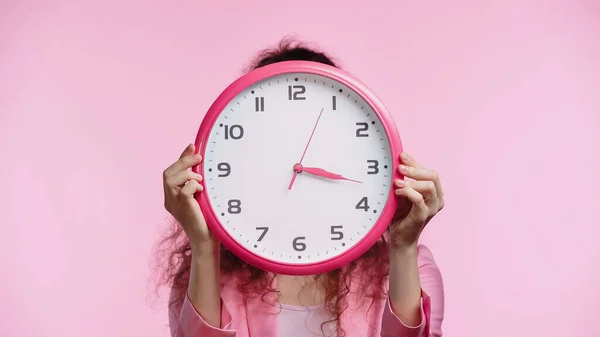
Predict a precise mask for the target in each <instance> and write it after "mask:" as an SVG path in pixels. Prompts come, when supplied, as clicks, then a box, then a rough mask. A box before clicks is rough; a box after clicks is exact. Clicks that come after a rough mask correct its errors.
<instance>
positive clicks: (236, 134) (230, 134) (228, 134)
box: [225, 124, 244, 139]
mask: <svg viewBox="0 0 600 337" xmlns="http://www.w3.org/2000/svg"><path fill="white" fill-rule="evenodd" d="M242 137H244V128H243V127H242V126H241V125H237V124H234V125H231V126H229V125H225V139H229V138H231V139H240V138H242Z"/></svg>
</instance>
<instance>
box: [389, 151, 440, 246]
mask: <svg viewBox="0 0 600 337" xmlns="http://www.w3.org/2000/svg"><path fill="white" fill-rule="evenodd" d="M398 170H399V171H400V174H401V175H403V176H404V177H405V179H404V180H400V179H397V180H396V181H394V186H395V187H396V190H395V193H396V196H398V197H399V200H398V208H397V210H396V214H395V215H394V218H393V219H392V223H391V225H390V241H391V244H392V248H403V247H404V248H406V247H413V248H415V247H416V246H417V242H418V240H419V236H420V235H421V232H422V231H423V229H424V228H425V226H426V225H427V223H428V222H429V220H431V218H433V216H435V215H436V214H437V213H438V212H439V211H441V210H442V208H443V207H444V191H443V190H442V184H441V183H440V178H439V176H438V173H437V172H436V171H434V170H430V169H426V168H424V167H423V166H421V164H419V163H418V162H417V161H416V160H414V159H413V158H412V157H411V156H410V155H408V154H407V153H402V154H401V155H400V165H399V166H398ZM406 178H409V179H406Z"/></svg>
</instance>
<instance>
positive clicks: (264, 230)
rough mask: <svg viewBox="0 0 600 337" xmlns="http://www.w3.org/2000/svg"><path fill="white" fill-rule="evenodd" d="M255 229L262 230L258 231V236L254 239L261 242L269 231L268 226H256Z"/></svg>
mask: <svg viewBox="0 0 600 337" xmlns="http://www.w3.org/2000/svg"><path fill="white" fill-rule="evenodd" d="M256 230H257V231H262V233H260V236H259V237H258V240H256V241H257V242H261V241H262V239H263V238H264V237H265V235H266V234H267V232H268V231H269V227H256Z"/></svg>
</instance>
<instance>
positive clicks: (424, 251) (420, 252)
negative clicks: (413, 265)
mask: <svg viewBox="0 0 600 337" xmlns="http://www.w3.org/2000/svg"><path fill="white" fill-rule="evenodd" d="M417 260H418V261H419V265H421V264H435V259H434V258H433V252H432V251H431V249H429V247H427V246H425V245H418V246H417Z"/></svg>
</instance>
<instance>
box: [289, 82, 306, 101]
mask: <svg viewBox="0 0 600 337" xmlns="http://www.w3.org/2000/svg"><path fill="white" fill-rule="evenodd" d="M305 93H306V87H305V86H303V85H289V86H288V99H289V100H290V101H303V100H305V99H306V97H304V96H302V95H303V94H305Z"/></svg>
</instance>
